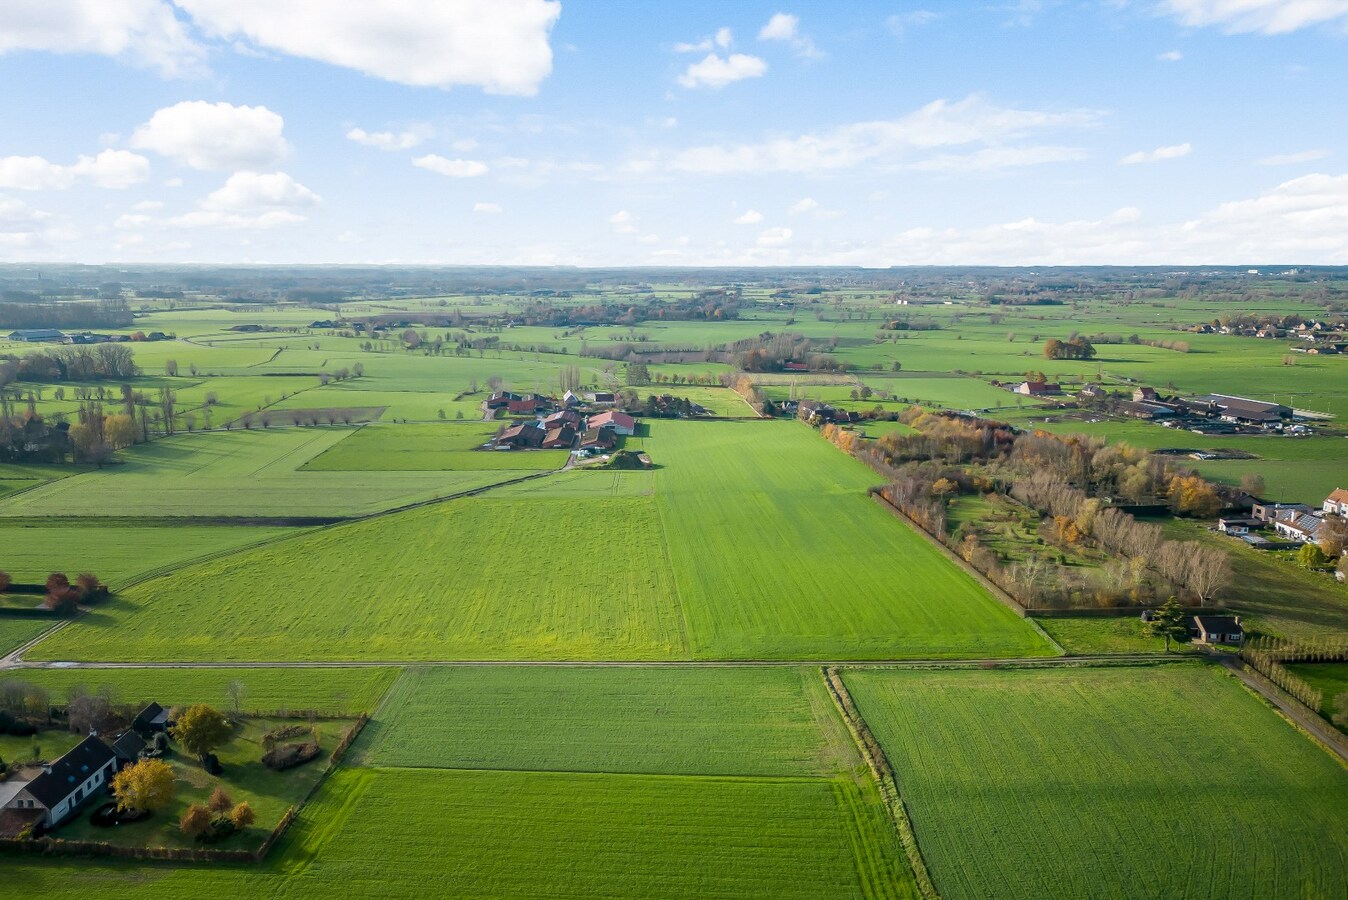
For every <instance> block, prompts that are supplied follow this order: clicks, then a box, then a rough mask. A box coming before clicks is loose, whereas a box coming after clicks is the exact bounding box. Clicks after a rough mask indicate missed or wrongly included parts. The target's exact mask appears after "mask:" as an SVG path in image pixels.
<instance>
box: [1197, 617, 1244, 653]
mask: <svg viewBox="0 0 1348 900" xmlns="http://www.w3.org/2000/svg"><path fill="white" fill-rule="evenodd" d="M1189 633H1190V634H1192V635H1193V636H1194V638H1195V639H1196V640H1199V641H1201V642H1203V643H1205V644H1234V645H1236V646H1237V647H1239V646H1240V645H1241V643H1242V642H1243V641H1244V640H1245V629H1244V628H1243V627H1242V626H1241V624H1240V616H1194V619H1193V624H1192V625H1190V626H1189Z"/></svg>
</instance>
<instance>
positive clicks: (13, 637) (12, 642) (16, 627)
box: [0, 616, 56, 655]
mask: <svg viewBox="0 0 1348 900" xmlns="http://www.w3.org/2000/svg"><path fill="white" fill-rule="evenodd" d="M55 624H56V623H55V622H53V621H52V620H51V619H23V618H18V617H10V616H3V617H0V655H3V654H5V653H8V652H9V651H11V650H13V649H14V648H15V647H19V646H22V645H23V643H24V642H25V641H31V640H32V639H33V638H35V637H37V636H38V635H39V634H41V633H42V632H44V631H46V630H47V629H48V628H50V627H52V626H53V625H55Z"/></svg>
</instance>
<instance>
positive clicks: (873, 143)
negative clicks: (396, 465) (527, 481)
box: [0, 0, 1348, 266]
mask: <svg viewBox="0 0 1348 900" xmlns="http://www.w3.org/2000/svg"><path fill="white" fill-rule="evenodd" d="M0 84H3V85H4V90H3V91H0V122H2V123H3V125H0V261H44V260H51V261H58V260H59V261H82V262H130V263H134V262H225V263H243V262H249V263H270V262H276V263H284V262H314V263H385V262H387V263H444V264H459V263H462V264H473V263H505V264H575V265H590V266H601V265H652V264H654V265H728V264H735V265H743V264H764V265H777V264H810V265H816V264H847V265H868V266H888V265H907V264H1006V265H1019V264H1024V265H1046V264H1054V263H1058V264H1111V263H1112V264H1166V265H1169V264H1175V265H1188V264H1201V263H1232V264H1240V263H1321V264H1348V116H1345V113H1344V110H1345V108H1346V104H1345V101H1346V100H1348V96H1345V95H1348V0H1101V2H1052V0H1020V2H1009V3H999V2H986V3H941V4H929V5H927V6H923V5H921V4H910V3H895V2H875V3H871V2H849V3H837V2H834V3H821V2H794V3H777V2H772V3H759V2H751V0H741V2H736V3H734V4H729V3H724V2H716V3H713V2H680V3H664V2H655V0H629V2H624V3H618V2H613V0H603V2H601V0H564V2H561V3H558V2H551V0H368V2H364V3H361V4H345V3H343V4H335V3H329V2H326V0H175V2H173V3H170V2H168V0H7V2H5V3H3V4H0Z"/></svg>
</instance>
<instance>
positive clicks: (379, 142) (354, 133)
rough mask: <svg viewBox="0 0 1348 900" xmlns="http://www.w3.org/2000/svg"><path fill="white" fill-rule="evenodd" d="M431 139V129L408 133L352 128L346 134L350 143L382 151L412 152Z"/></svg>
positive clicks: (414, 129) (417, 129)
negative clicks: (353, 142)
mask: <svg viewBox="0 0 1348 900" xmlns="http://www.w3.org/2000/svg"><path fill="white" fill-rule="evenodd" d="M428 137H430V129H427V128H410V129H408V130H407V131H399V132H397V133H395V132H392V131H366V130H365V129H364V128H352V129H351V130H350V131H348V132H347V133H346V139H347V140H348V141H355V142H356V143H357V144H363V145H364V146H366V147H377V148H379V149H380V150H410V149H412V148H413V147H415V146H417V145H418V144H420V143H421V142H422V141H424V140H426V138H428Z"/></svg>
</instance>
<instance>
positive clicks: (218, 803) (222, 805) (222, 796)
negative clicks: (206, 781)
mask: <svg viewBox="0 0 1348 900" xmlns="http://www.w3.org/2000/svg"><path fill="white" fill-rule="evenodd" d="M209 805H210V808H211V812H217V813H222V812H225V811H226V810H228V809H229V808H230V807H231V806H233V805H234V799H233V798H232V797H230V796H229V794H228V793H227V792H226V791H225V789H224V788H220V787H218V788H216V789H215V790H213V791H211V800H210V804H209Z"/></svg>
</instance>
